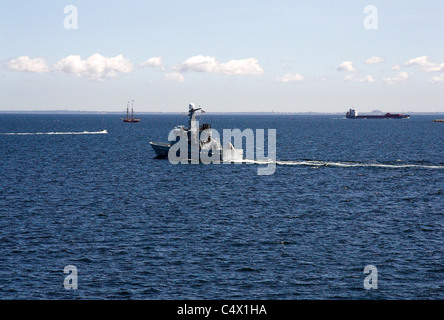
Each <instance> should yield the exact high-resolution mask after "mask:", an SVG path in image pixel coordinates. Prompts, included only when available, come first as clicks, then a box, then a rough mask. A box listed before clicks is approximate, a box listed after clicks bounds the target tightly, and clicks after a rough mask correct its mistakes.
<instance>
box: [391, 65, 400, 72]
mask: <svg viewBox="0 0 444 320" xmlns="http://www.w3.org/2000/svg"><path fill="white" fill-rule="evenodd" d="M400 69H401V66H400V65H399V64H395V65H394V66H393V67H392V71H398V70H400Z"/></svg>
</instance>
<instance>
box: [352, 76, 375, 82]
mask: <svg viewBox="0 0 444 320" xmlns="http://www.w3.org/2000/svg"><path fill="white" fill-rule="evenodd" d="M355 81H357V82H369V83H371V82H375V81H376V80H375V78H373V76H372V75H368V76H365V77H364V78H360V79H356V80H355Z"/></svg>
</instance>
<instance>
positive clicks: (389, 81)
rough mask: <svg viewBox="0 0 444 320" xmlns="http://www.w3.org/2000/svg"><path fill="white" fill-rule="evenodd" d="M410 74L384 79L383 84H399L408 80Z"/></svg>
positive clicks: (404, 73) (401, 73) (405, 73)
mask: <svg viewBox="0 0 444 320" xmlns="http://www.w3.org/2000/svg"><path fill="white" fill-rule="evenodd" d="M408 77H409V74H408V73H407V72H400V73H399V74H398V75H397V76H396V77H392V78H384V79H382V82H383V83H385V84H398V83H401V82H404V81H406V80H407V79H408Z"/></svg>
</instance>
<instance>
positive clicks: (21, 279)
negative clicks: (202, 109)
mask: <svg viewBox="0 0 444 320" xmlns="http://www.w3.org/2000/svg"><path fill="white" fill-rule="evenodd" d="M141 118H142V121H141V122H140V123H135V124H134V123H123V122H122V121H121V120H120V119H119V116H116V115H109V114H107V115H60V114H58V115H48V114H45V115H38V114H1V115H0V147H1V149H0V150H1V151H0V159H1V161H0V299H166V300H168V299H269V300H277V299H279V300H281V299H282V300H284V299H285V300H287V299H444V255H443V248H444V241H443V240H444V238H443V230H444V207H443V195H444V183H443V181H444V125H443V124H441V123H432V121H431V120H432V119H433V117H429V116H413V117H412V118H411V119H408V120H365V119H363V120H358V119H354V120H347V119H344V118H342V117H337V116H300V115H279V114H273V115H234V114H225V115H211V114H208V115H205V117H204V118H203V119H202V120H203V121H205V122H210V123H212V125H213V128H214V129H217V130H219V131H220V133H221V134H222V129H235V128H239V129H241V130H244V129H247V128H251V129H253V130H256V129H276V132H277V139H276V144H277V166H276V171H275V173H274V174H272V175H269V176H260V175H258V174H257V169H258V167H259V165H258V164H229V165H227V164H219V165H217V164H211V165H204V164H199V165H191V164H190V165H184V164H179V165H172V164H170V163H169V161H168V160H159V159H155V158H154V156H155V154H154V152H153V150H152V149H151V147H150V145H149V142H150V141H160V142H162V141H165V140H167V136H168V133H169V131H170V130H171V129H172V128H173V126H175V125H179V124H186V122H187V118H186V117H185V116H183V115H168V114H163V115H162V114H146V115H143V116H142V117H141ZM103 130H106V132H103ZM68 265H73V266H75V267H76V268H77V270H78V289H77V290H67V289H65V287H64V280H65V277H67V274H64V273H63V270H64V268H65V266H68ZM368 265H373V266H375V267H376V268H377V289H370V290H367V289H366V288H365V287H364V280H365V278H366V277H367V276H368V275H369V274H365V273H364V268H365V267H366V266H368Z"/></svg>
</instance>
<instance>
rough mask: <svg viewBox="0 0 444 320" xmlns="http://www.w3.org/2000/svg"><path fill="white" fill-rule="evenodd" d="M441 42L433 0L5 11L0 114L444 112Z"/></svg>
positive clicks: (34, 1) (26, 2)
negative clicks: (191, 109)
mask: <svg viewBox="0 0 444 320" xmlns="http://www.w3.org/2000/svg"><path fill="white" fill-rule="evenodd" d="M69 5H71V6H75V8H76V9H77V29H67V28H66V21H67V19H68V18H72V17H74V16H73V12H72V11H67V12H66V13H65V12H64V9H65V7H66V6H69ZM368 5H372V7H371V8H373V9H376V11H374V10H372V11H367V13H364V8H366V7H367V6H368ZM370 16H371V17H372V18H375V17H376V18H377V22H376V20H375V19H373V20H371V21H370V20H367V22H368V21H370V22H371V26H372V27H375V28H372V29H370V28H368V27H365V24H364V21H365V20H366V19H368V18H369V17H370ZM68 22H69V23H71V22H73V20H68ZM367 25H368V24H367ZM443 35H444V2H443V1H372V2H369V1H359V0H354V1H351V0H350V1H344V0H339V1H294V0H292V1H260V0H259V1H258V0H256V1H242V0H237V1H231V0H225V1H193V0H190V1H165V0H163V1H142V0H138V1H135V0H133V1H131V0H130V1H112V0H111V1H110V0H107V1H104V0H94V1H74V0H73V1H55V0H21V1H16V0H2V1H1V2H0V36H1V39H2V43H3V44H2V46H1V50H0V96H1V98H2V99H0V110H37V109H38V110H60V109H64V110H66V109H69V110H85V111H86V110H91V111H96V110H97V111H101V110H103V111H122V110H124V109H125V107H126V102H127V101H128V100H135V108H136V110H138V111H147V112H150V111H164V112H176V111H183V110H186V108H187V105H188V103H190V102H193V103H195V104H197V105H201V106H204V107H205V108H206V111H207V112H211V111H213V112H221V111H271V110H274V111H278V112H306V111H314V112H345V111H346V109H347V108H349V107H351V106H355V107H357V108H358V109H359V111H371V110H374V109H380V110H383V111H390V112H396V111H399V112H402V111H444V102H443V97H444V94H443V92H444V42H443V41H442V37H443Z"/></svg>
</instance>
